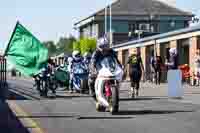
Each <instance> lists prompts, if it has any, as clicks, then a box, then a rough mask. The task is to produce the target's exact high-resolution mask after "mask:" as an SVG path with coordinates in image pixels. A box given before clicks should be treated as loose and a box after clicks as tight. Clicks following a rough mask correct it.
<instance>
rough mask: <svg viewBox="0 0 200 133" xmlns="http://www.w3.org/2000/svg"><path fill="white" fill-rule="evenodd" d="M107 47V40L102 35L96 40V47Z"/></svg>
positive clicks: (101, 48)
mask: <svg viewBox="0 0 200 133" xmlns="http://www.w3.org/2000/svg"><path fill="white" fill-rule="evenodd" d="M108 47H109V42H108V40H107V39H106V38H105V37H102V38H100V39H98V40H97V48H99V49H100V50H103V49H104V48H108Z"/></svg>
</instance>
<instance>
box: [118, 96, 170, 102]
mask: <svg viewBox="0 0 200 133" xmlns="http://www.w3.org/2000/svg"><path fill="white" fill-rule="evenodd" d="M162 99H168V98H167V97H156V96H148V97H145V96H142V97H138V98H120V101H140V100H141V101H145V100H162Z"/></svg>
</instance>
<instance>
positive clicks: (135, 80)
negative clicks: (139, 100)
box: [127, 49, 144, 97]
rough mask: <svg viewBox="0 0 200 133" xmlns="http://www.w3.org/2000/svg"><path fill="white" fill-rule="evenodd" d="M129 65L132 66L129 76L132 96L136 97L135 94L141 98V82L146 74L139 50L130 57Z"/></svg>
mask: <svg viewBox="0 0 200 133" xmlns="http://www.w3.org/2000/svg"><path fill="white" fill-rule="evenodd" d="M127 64H129V65H130V69H129V76H130V80H131V96H132V97H135V94H136V96H139V88H140V80H141V77H142V73H143V72H144V66H143V63H142V58H141V56H140V53H139V51H138V50H137V49H135V50H134V53H133V54H132V55H131V56H130V57H129V59H128V62H127ZM135 91H136V92H135Z"/></svg>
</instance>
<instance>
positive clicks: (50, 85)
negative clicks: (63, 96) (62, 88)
mask: <svg viewBox="0 0 200 133" xmlns="http://www.w3.org/2000/svg"><path fill="white" fill-rule="evenodd" d="M35 81H36V85H37V90H38V91H39V93H40V96H44V97H47V96H48V91H49V89H50V90H51V91H52V93H53V96H54V97H55V95H56V89H57V84H56V82H55V76H54V72H51V73H48V72H47V71H46V70H45V69H43V70H42V71H41V72H40V73H39V74H38V75H37V76H36V78H35Z"/></svg>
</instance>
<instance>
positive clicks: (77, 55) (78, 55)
mask: <svg viewBox="0 0 200 133" xmlns="http://www.w3.org/2000/svg"><path fill="white" fill-rule="evenodd" d="M72 57H73V58H74V59H75V60H79V59H81V53H80V52H79V51H78V50H75V51H74V52H73V53H72Z"/></svg>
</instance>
